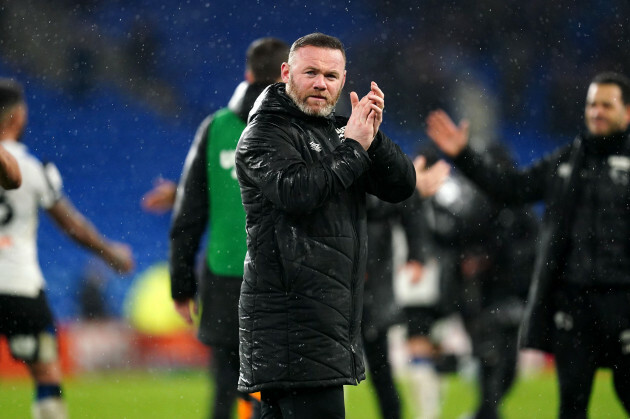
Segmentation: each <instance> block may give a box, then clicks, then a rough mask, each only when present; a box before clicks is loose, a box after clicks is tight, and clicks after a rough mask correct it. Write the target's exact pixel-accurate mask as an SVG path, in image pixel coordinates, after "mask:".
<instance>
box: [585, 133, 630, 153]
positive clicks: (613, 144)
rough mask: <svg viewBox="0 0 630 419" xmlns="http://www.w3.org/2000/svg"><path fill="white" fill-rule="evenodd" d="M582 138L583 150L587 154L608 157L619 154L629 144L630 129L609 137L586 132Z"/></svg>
mask: <svg viewBox="0 0 630 419" xmlns="http://www.w3.org/2000/svg"><path fill="white" fill-rule="evenodd" d="M582 137H583V138H584V150H585V152H586V153H587V154H597V155H604V156H607V155H610V154H616V153H618V152H621V151H622V150H623V149H624V148H626V147H627V146H628V145H629V144H628V143H629V142H630V129H627V130H626V131H620V132H616V133H613V134H611V135H607V136H602V135H591V134H589V133H588V132H586V133H584V134H583V135H582Z"/></svg>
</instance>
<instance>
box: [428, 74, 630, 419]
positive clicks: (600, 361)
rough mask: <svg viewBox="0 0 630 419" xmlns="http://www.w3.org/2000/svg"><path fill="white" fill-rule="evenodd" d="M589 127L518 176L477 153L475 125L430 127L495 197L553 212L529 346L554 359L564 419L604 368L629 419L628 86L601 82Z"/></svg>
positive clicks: (613, 79)
mask: <svg viewBox="0 0 630 419" xmlns="http://www.w3.org/2000/svg"><path fill="white" fill-rule="evenodd" d="M584 121H585V123H586V131H585V132H583V133H580V134H578V136H577V137H576V138H575V140H574V142H573V143H572V144H569V145H566V146H564V147H563V148H561V149H560V150H558V151H557V152H555V153H553V154H551V155H548V156H546V157H544V158H543V159H541V160H539V161H537V162H535V163H534V164H533V165H532V166H530V167H528V168H525V169H522V170H517V169H515V168H514V166H513V165H503V164H499V165H496V164H493V163H491V162H489V161H488V160H487V159H486V158H485V156H484V155H482V154H479V153H477V152H475V151H473V150H472V149H471V147H470V146H468V123H467V122H465V121H464V122H462V123H460V125H459V126H458V125H455V123H453V121H452V120H451V119H450V118H449V117H448V115H447V114H446V113H445V112H443V111H440V110H438V111H435V112H433V113H432V114H431V115H430V116H429V118H428V119H427V133H428V134H429V136H430V137H431V138H432V139H433V141H434V142H435V143H436V144H437V145H438V146H439V147H440V149H442V151H444V153H446V154H447V155H448V156H450V157H451V158H453V160H454V162H455V164H456V165H457V167H459V168H460V169H461V170H462V171H463V172H464V173H465V174H466V175H467V176H469V177H470V178H471V179H472V180H474V181H475V182H476V183H477V184H478V185H479V186H480V187H481V188H482V189H483V190H484V191H486V192H487V193H488V194H489V195H490V196H491V197H493V198H494V199H497V200H501V201H504V202H509V203H512V204H520V203H526V202H535V201H543V202H544V203H545V217H544V221H543V225H542V226H541V234H540V244H539V247H538V249H537V258H536V263H535V267H534V273H533V279H532V285H531V288H530V293H529V298H528V305H527V308H526V312H525V317H524V321H523V323H522V326H521V332H520V339H521V342H520V344H521V346H523V347H529V348H534V349H540V350H543V351H546V352H551V353H553V354H554V355H555V361H556V370H557V373H558V380H559V386H560V408H559V416H560V418H562V419H568V418H571V419H575V418H586V415H587V408H588V402H589V398H590V394H591V390H592V385H593V378H594V376H595V372H596V371H597V369H598V367H607V368H611V369H612V373H613V383H614V387H615V390H616V393H617V396H618V397H619V400H620V401H621V403H622V405H623V406H624V408H625V409H626V411H627V412H628V413H629V414H630V218H629V217H628V207H629V206H630V188H628V185H629V184H630V133H629V130H628V127H629V125H630V81H629V80H628V78H627V77H625V76H623V75H620V74H617V73H600V74H598V75H596V76H595V77H594V78H593V79H592V81H591V83H590V85H589V87H588V91H587V94H586V106H585V109H584ZM593 325H596V327H593Z"/></svg>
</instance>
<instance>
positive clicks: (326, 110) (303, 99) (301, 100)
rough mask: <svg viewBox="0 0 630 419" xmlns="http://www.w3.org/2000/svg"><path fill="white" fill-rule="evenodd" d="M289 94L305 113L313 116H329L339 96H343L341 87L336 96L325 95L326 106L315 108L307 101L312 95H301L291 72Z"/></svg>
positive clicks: (288, 86)
mask: <svg viewBox="0 0 630 419" xmlns="http://www.w3.org/2000/svg"><path fill="white" fill-rule="evenodd" d="M287 95H289V97H290V98H291V99H292V100H293V102H294V103H295V105H296V106H297V107H298V108H299V109H300V110H301V111H302V112H304V113H305V114H307V115H311V116H328V115H330V114H331V113H332V111H333V110H335V105H336V104H337V101H338V100H339V96H341V89H339V92H338V93H337V96H335V97H334V98H330V97H328V96H324V97H325V98H326V105H325V106H324V107H319V108H315V107H313V106H312V105H309V104H308V103H307V102H308V98H309V96H310V95H303V96H300V95H299V93H298V89H297V86H296V85H295V82H294V81H293V77H292V76H291V74H289V82H288V83H287ZM322 96H323V95H322Z"/></svg>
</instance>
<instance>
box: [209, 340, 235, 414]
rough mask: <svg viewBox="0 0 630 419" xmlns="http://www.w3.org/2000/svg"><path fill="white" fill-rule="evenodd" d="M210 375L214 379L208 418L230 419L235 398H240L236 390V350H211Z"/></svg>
mask: <svg viewBox="0 0 630 419" xmlns="http://www.w3.org/2000/svg"><path fill="white" fill-rule="evenodd" d="M212 356H213V359H212V362H211V363H210V375H211V377H212V378H214V383H215V389H214V404H213V406H212V408H211V409H210V415H209V416H210V418H214V419H230V418H231V417H232V411H233V409H234V403H235V402H236V398H237V397H242V396H241V393H240V392H239V391H238V390H237V389H236V384H237V383H238V373H239V357H238V350H237V349H231V348H226V347H221V346H215V347H213V348H212Z"/></svg>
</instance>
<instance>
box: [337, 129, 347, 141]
mask: <svg viewBox="0 0 630 419" xmlns="http://www.w3.org/2000/svg"><path fill="white" fill-rule="evenodd" d="M335 131H337V135H338V136H339V140H341V142H342V143H343V142H344V141H345V140H346V127H341V128H335Z"/></svg>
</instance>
